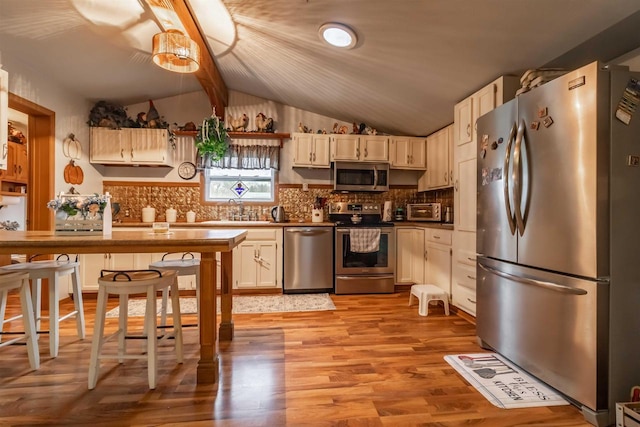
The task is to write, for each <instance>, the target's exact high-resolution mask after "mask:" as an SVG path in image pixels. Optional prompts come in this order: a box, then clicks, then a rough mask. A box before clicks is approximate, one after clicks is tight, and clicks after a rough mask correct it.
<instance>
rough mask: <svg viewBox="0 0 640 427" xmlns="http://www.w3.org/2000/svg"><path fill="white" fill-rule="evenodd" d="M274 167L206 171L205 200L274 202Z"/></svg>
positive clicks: (211, 169) (210, 169) (208, 169)
mask: <svg viewBox="0 0 640 427" xmlns="http://www.w3.org/2000/svg"><path fill="white" fill-rule="evenodd" d="M275 177H276V171H275V170H274V169H221V168H207V169H205V171H204V178H205V200H206V201H208V202H227V201H229V199H237V200H242V201H249V202H273V201H274V200H275V188H276V185H275Z"/></svg>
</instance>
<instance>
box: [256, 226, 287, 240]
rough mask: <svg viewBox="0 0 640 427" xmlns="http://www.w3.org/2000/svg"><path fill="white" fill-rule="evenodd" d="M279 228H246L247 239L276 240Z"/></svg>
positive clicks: (280, 230)
mask: <svg viewBox="0 0 640 427" xmlns="http://www.w3.org/2000/svg"><path fill="white" fill-rule="evenodd" d="M279 232H280V233H282V229H281V228H256V229H251V228H250V229H248V230H247V240H276V238H277V237H278V233H279Z"/></svg>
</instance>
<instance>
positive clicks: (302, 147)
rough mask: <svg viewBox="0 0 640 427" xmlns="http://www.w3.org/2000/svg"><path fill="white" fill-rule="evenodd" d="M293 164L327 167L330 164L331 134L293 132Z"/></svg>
mask: <svg viewBox="0 0 640 427" xmlns="http://www.w3.org/2000/svg"><path fill="white" fill-rule="evenodd" d="M292 138H293V147H294V148H293V166H302V167H313V168H328V167H330V166H331V163H330V155H331V136H330V135H319V134H312V133H295V134H293V137H292Z"/></svg>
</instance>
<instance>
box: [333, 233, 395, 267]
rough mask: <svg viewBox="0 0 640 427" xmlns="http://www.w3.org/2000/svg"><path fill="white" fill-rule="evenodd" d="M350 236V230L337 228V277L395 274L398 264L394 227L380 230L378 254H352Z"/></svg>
mask: <svg viewBox="0 0 640 427" xmlns="http://www.w3.org/2000/svg"><path fill="white" fill-rule="evenodd" d="M372 228H374V227H372ZM349 234H350V232H349V228H336V252H335V254H336V263H335V265H336V274H337V275H338V274H350V275H353V274H361V275H372V274H393V271H394V266H395V262H396V261H395V253H396V247H395V238H394V236H395V234H394V233H393V227H383V228H380V246H379V248H378V251H377V252H367V253H360V252H352V251H351V239H350V236H349Z"/></svg>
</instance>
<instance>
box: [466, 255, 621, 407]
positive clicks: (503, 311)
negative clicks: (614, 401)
mask: <svg viewBox="0 0 640 427" xmlns="http://www.w3.org/2000/svg"><path fill="white" fill-rule="evenodd" d="M478 264H479V267H478V282H477V284H478V286H477V290H476V293H477V298H478V306H477V309H478V316H477V333H478V337H479V338H480V339H481V341H482V342H483V344H484V345H486V346H489V347H491V348H493V349H495V350H497V351H498V352H499V353H500V354H502V355H504V356H505V357H507V358H508V359H510V360H511V361H512V362H514V363H515V364H517V365H519V366H520V367H521V368H523V369H525V370H526V371H528V372H529V373H531V374H533V375H534V376H536V377H538V378H539V379H541V380H542V381H544V382H546V383H547V384H549V385H550V386H551V387H554V388H555V389H557V390H558V391H560V392H561V393H563V394H565V395H567V396H568V397H570V398H571V399H573V400H576V401H578V402H580V403H581V404H582V405H584V406H586V407H588V408H590V409H592V410H600V409H606V408H607V357H606V351H607V350H606V349H607V347H608V343H609V336H608V315H609V309H608V305H609V285H608V283H603V282H595V281H588V280H583V279H577V278H574V277H570V276H564V275H559V274H554V273H549V272H544V271H541V270H537V269H531V268H527V267H522V266H518V265H514V264H509V263H504V262H499V261H495V260H489V259H487V258H482V257H479V258H478ZM483 267H484V268H483Z"/></svg>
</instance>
